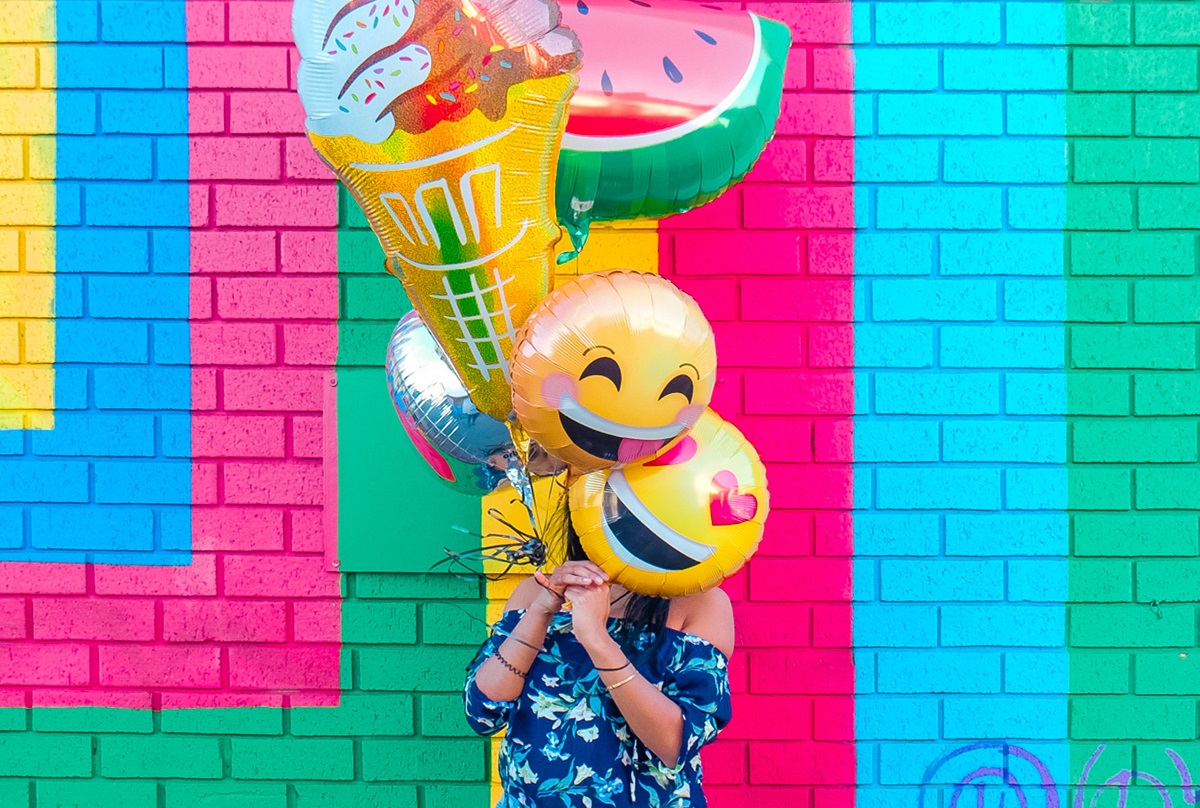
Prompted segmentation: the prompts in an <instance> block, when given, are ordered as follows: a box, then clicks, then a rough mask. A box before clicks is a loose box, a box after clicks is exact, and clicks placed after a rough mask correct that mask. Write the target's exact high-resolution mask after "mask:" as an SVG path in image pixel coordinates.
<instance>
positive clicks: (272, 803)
mask: <svg viewBox="0 0 1200 808" xmlns="http://www.w3.org/2000/svg"><path fill="white" fill-rule="evenodd" d="M188 16H189V17H190V16H191V12H190V11H189V12H188ZM287 789H288V787H287V786H286V785H285V784H283V783H278V784H261V785H260V784H252V783H245V782H231V783H211V782H206V783H188V782H186V781H168V782H167V783H165V784H164V785H163V792H164V794H165V796H166V803H165V805H166V808H190V806H195V805H203V806H205V808H241V807H242V806H244V805H248V804H253V805H254V806H256V808H287Z"/></svg>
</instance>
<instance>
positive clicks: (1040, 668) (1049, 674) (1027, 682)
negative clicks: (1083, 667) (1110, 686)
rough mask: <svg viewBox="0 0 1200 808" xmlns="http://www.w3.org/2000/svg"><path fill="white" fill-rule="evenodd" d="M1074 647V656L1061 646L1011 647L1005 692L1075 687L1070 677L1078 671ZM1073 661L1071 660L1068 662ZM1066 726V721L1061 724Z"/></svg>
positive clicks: (1056, 692) (1056, 691)
mask: <svg viewBox="0 0 1200 808" xmlns="http://www.w3.org/2000/svg"><path fill="white" fill-rule="evenodd" d="M1077 660H1078V657H1077V656H1076V654H1075V652H1074V649H1072V653H1071V655H1070V657H1068V655H1067V654H1066V653H1064V652H1063V651H1062V650H1061V649H1059V650H1057V651H1049V652H1046V651H1010V652H1008V653H1006V654H1005V655H1004V692H1005V693H1044V694H1047V695H1056V696H1057V695H1060V694H1062V693H1063V692H1065V691H1066V690H1067V688H1068V687H1070V688H1071V691H1070V692H1077V691H1076V690H1075V689H1074V687H1073V683H1072V684H1070V685H1068V684H1067V682H1068V679H1069V678H1073V677H1074V676H1075V675H1076V672H1077V669H1076V668H1074V667H1073V666H1074V664H1075V663H1076V662H1077ZM1068 663H1070V664H1068ZM1059 726H1062V724H1059Z"/></svg>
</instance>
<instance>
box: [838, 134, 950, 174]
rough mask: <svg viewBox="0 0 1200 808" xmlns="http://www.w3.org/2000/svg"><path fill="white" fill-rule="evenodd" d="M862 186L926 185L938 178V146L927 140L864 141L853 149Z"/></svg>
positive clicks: (888, 139)
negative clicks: (878, 184) (902, 183)
mask: <svg viewBox="0 0 1200 808" xmlns="http://www.w3.org/2000/svg"><path fill="white" fill-rule="evenodd" d="M854 154H855V160H856V163H857V165H856V174H855V179H856V180H857V181H859V182H924V181H932V180H936V179H937V178H938V148H937V144H936V143H934V142H931V141H927V140H919V139H906V138H887V139H885V140H863V141H862V142H860V143H856V144H855V147H854Z"/></svg>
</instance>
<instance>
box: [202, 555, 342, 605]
mask: <svg viewBox="0 0 1200 808" xmlns="http://www.w3.org/2000/svg"><path fill="white" fill-rule="evenodd" d="M222 562H223V570H222V572H223V577H224V582H225V594H227V595H230V596H233V597H260V598H261V597H267V598H270V597H283V598H297V597H298V598H312V597H338V595H339V594H340V592H339V584H338V576H337V574H336V573H332V572H327V571H326V570H325V559H324V558H323V557H321V556H307V557H306V556H294V557H291V556H279V555H236V556H233V555H231V556H225V557H224V558H223V559H222Z"/></svg>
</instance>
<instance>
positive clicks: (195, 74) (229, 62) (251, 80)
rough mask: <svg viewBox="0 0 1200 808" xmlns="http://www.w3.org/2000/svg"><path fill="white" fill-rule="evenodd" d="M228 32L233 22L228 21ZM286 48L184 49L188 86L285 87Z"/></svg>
mask: <svg viewBox="0 0 1200 808" xmlns="http://www.w3.org/2000/svg"><path fill="white" fill-rule="evenodd" d="M230 29H231V30H230V33H231V34H232V33H233V23H232V21H231V22H230ZM287 74H288V65H287V50H286V49H285V48H281V47H245V46H236V45H235V46H230V45H221V46H219V47H206V46H194V47H191V48H188V85H189V86H190V87H195V88H200V89H208V88H221V89H225V88H236V89H247V90H273V89H283V88H285V87H287V86H288V76H287Z"/></svg>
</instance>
